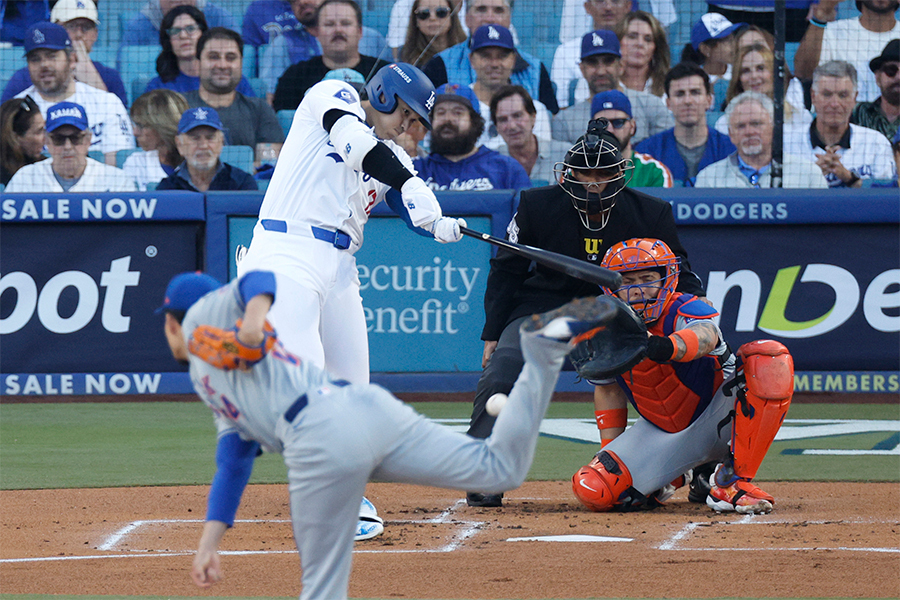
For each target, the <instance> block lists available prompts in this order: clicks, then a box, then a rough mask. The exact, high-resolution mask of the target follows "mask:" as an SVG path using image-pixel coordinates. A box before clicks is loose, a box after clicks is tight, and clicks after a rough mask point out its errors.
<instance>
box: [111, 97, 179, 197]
mask: <svg viewBox="0 0 900 600" xmlns="http://www.w3.org/2000/svg"><path fill="white" fill-rule="evenodd" d="M187 109H188V103H187V100H185V99H184V96H182V95H181V94H179V93H178V92H173V91H172V90H166V89H159V90H152V91H149V92H147V93H146V94H143V95H141V96H140V97H138V98H137V100H135V101H134V104H132V105H131V111H130V114H131V121H132V123H133V124H134V137H135V138H136V139H137V142H138V146H140V148H141V150H142V152H134V153H132V154H131V155H130V156H129V157H128V158H127V159H126V160H125V164H124V165H123V166H122V168H123V169H124V170H125V173H127V174H128V176H129V177H131V178H132V179H134V180H135V182H136V183H137V186H138V189H140V190H146V189H147V186H148V184H153V185H155V184H157V183H159V182H160V181H162V180H163V179H165V178H166V177H168V176H169V175H171V174H172V173H173V172H174V171H175V167H177V166H178V165H180V164H181V161H182V158H181V155H180V154H179V153H178V149H177V148H176V147H175V135H176V134H177V133H178V120H179V119H180V118H181V115H182V114H183V113H184V111H186V110H187Z"/></svg>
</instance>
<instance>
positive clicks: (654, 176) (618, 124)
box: [591, 90, 672, 187]
mask: <svg viewBox="0 0 900 600" xmlns="http://www.w3.org/2000/svg"><path fill="white" fill-rule="evenodd" d="M591 112H592V113H594V116H593V118H594V119H606V120H607V121H609V131H610V132H611V133H612V134H613V135H614V136H616V139H617V140H619V149H620V151H621V152H622V157H623V158H625V159H626V160H630V161H631V162H632V164H634V170H633V171H632V177H631V181H628V182H627V183H626V185H627V186H628V187H672V173H670V172H669V169H667V168H666V165H664V164H662V163H661V162H659V161H658V160H656V159H655V158H653V157H652V156H649V155H647V154H641V153H639V152H635V151H634V149H633V148H632V147H631V139H632V137H634V131H635V129H636V127H637V126H636V125H635V122H634V118H633V117H632V116H631V102H629V101H628V96H626V95H625V94H623V93H622V92H620V91H619V90H610V91H608V92H600V93H599V94H597V95H596V96H594V99H593V100H591Z"/></svg>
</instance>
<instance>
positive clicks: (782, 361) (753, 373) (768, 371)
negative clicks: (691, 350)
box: [731, 340, 794, 479]
mask: <svg viewBox="0 0 900 600" xmlns="http://www.w3.org/2000/svg"><path fill="white" fill-rule="evenodd" d="M737 355H738V356H739V357H740V358H741V359H742V360H743V366H742V367H741V369H740V370H739V371H738V374H737V381H738V385H737V400H736V401H735V407H734V408H735V410H734V427H733V429H732V434H731V452H732V454H733V455H734V471H735V473H736V474H737V475H739V476H740V477H744V478H746V479H752V478H753V477H755V476H756V471H757V469H759V465H760V464H762V461H763V458H765V456H766V452H768V451H769V447H770V446H771V445H772V440H774V439H775V434H776V433H778V430H779V429H780V428H781V424H782V422H783V421H784V417H785V415H786V414H787V411H788V407H789V406H790V404H791V398H792V397H793V395H794V361H793V359H792V358H791V355H790V353H789V352H788V349H787V348H785V347H784V345H782V344H780V343H779V342H776V341H773V340H758V341H755V342H748V343H746V344H744V345H743V346H741V347H740V348H739V349H738V351H737Z"/></svg>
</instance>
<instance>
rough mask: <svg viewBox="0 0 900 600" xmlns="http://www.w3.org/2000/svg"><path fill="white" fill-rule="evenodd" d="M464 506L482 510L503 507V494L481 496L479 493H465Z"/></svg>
mask: <svg viewBox="0 0 900 600" xmlns="http://www.w3.org/2000/svg"><path fill="white" fill-rule="evenodd" d="M466 504H468V505H469V506H480V507H484V508H496V507H498V506H503V494H482V493H479V492H466Z"/></svg>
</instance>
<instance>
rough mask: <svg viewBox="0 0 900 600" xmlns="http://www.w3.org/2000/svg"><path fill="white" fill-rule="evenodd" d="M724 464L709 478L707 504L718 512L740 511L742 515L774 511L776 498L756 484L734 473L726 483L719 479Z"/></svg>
mask: <svg viewBox="0 0 900 600" xmlns="http://www.w3.org/2000/svg"><path fill="white" fill-rule="evenodd" d="M722 467H723V465H719V467H718V468H717V469H716V472H715V473H713V475H712V477H710V478H709V483H710V489H709V495H708V496H707V497H706V505H707V506H708V507H710V508H711V509H713V510H714V511H716V512H735V511H736V512H739V513H741V514H742V515H753V514H766V513H770V512H772V507H773V506H774V505H775V498H773V497H772V496H770V495H769V494H767V493H766V492H764V491H762V490H761V489H759V487H757V486H756V485H754V484H752V483H751V482H749V481H747V480H746V479H741V478H740V477H737V476H736V475H734V476H733V477H732V478H731V480H730V481H729V482H728V483H727V484H726V483H724V482H722V483H720V482H719V481H718V479H719V477H717V476H719V475H720V471H722Z"/></svg>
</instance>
